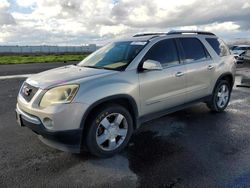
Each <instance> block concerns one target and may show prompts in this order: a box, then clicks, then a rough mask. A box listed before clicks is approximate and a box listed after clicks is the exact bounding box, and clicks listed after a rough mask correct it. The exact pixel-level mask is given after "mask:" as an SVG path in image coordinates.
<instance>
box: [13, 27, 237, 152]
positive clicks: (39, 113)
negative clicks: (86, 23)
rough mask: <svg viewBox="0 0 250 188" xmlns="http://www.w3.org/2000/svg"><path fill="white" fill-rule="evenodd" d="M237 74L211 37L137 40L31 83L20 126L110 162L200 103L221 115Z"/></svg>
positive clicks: (24, 89) (23, 95) (187, 34)
mask: <svg viewBox="0 0 250 188" xmlns="http://www.w3.org/2000/svg"><path fill="white" fill-rule="evenodd" d="M234 75H235V59H234V56H233V55H231V54H230V51H229V49H228V47H227V46H226V45H225V44H224V42H223V41H222V40H221V39H219V38H218V37H217V36H216V35H214V34H213V33H210V32H202V31H172V32H168V33H144V34H137V35H135V36H133V37H131V38H128V39H124V40H119V41H115V42H113V43H110V44H108V45H107V46H104V47H103V48H101V49H99V50H98V51H96V52H94V53H93V54H91V55H89V56H88V57H87V58H86V59H84V60H83V61H82V62H80V63H79V64H77V65H71V66H65V67H60V68H56V69H52V70H49V71H45V72H42V73H39V74H35V75H33V76H31V77H29V78H28V79H27V80H26V81H25V82H24V83H23V85H22V86H21V89H20V92H19V94H18V98H17V105H16V114H17V121H18V123H19V125H21V126H25V127H28V128H30V129H31V130H32V131H34V132H35V133H37V134H38V135H39V138H40V139H41V140H42V141H43V142H44V143H46V144H47V145H50V146H52V147H55V148H57V149H60V150H63V151H70V152H75V153H78V152H81V151H82V150H86V149H87V150H88V151H90V152H91V153H92V154H94V155H96V156H100V157H109V156H112V155H114V154H116V153H118V152H120V151H121V150H122V149H123V148H124V147H125V146H126V145H127V143H128V142H129V139H130V137H131V135H132V133H133V131H134V130H135V129H137V128H138V127H139V126H140V125H141V124H142V123H143V122H146V121H149V120H151V119H153V118H157V117H160V116H163V115H165V114H168V113H171V112H174V111H177V110H180V109H183V108H186V107H188V106H190V105H192V104H194V103H197V102H205V103H206V104H207V106H208V107H209V108H210V109H211V110H212V111H215V112H221V111H223V110H224V109H225V108H226V107H227V105H228V103H229V100H230V94H231V91H232V87H233V85H234Z"/></svg>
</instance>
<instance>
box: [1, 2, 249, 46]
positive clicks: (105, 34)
mask: <svg viewBox="0 0 250 188" xmlns="http://www.w3.org/2000/svg"><path fill="white" fill-rule="evenodd" d="M16 3H17V4H18V5H19V6H20V7H25V8H27V7H28V8H31V10H32V12H31V13H21V12H15V11H14V12H11V13H10V11H9V10H8V8H9V6H10V4H9V2H8V1H7V0H0V29H1V32H3V31H4V32H5V34H2V35H0V38H1V42H2V43H9V44H13V43H21V44H39V43H49V44H68V43H72V44H82V43H85V42H92V41H101V40H102V39H103V40H107V39H111V38H115V37H117V36H126V35H132V34H133V33H137V32H146V31H168V30H171V29H172V28H174V29H179V28H180V29H194V30H197V29H204V30H208V31H214V32H216V33H222V34H223V33H227V34H229V33H233V34H235V33H237V34H239V35H240V33H243V34H244V33H247V32H243V30H244V31H246V30H250V23H249V17H250V6H249V0H238V1H237V8H235V6H236V4H235V1H233V0H220V1H211V0H189V1H186V0H175V1H172V0H136V1H135V0H119V1H117V3H113V0H105V1H103V0H16ZM6 25H8V27H6ZM3 26H5V28H4V29H3V28H1V27H3ZM7 36H8V37H7Z"/></svg>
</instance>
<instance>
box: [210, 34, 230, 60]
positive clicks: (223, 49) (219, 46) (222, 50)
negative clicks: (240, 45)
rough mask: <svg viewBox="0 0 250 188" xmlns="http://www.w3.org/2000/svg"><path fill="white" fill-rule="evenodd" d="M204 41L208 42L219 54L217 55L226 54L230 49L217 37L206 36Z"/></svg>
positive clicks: (228, 53)
mask: <svg viewBox="0 0 250 188" xmlns="http://www.w3.org/2000/svg"><path fill="white" fill-rule="evenodd" d="M206 41H207V42H208V43H209V44H210V46H211V47H212V48H213V49H214V51H215V52H216V53H217V54H218V55H219V56H221V57H222V56H227V55H230V51H229V49H228V47H227V46H226V44H225V43H224V42H223V41H222V40H220V39H218V38H206Z"/></svg>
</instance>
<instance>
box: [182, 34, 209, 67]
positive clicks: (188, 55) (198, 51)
mask: <svg viewBox="0 0 250 188" xmlns="http://www.w3.org/2000/svg"><path fill="white" fill-rule="evenodd" d="M179 41H180V44H181V46H182V49H183V52H184V57H185V62H186V63H189V62H194V61H202V60H206V59H207V58H208V53H207V52H206V50H205V47H204V46H203V44H202V43H201V42H200V40H199V39H197V38H179Z"/></svg>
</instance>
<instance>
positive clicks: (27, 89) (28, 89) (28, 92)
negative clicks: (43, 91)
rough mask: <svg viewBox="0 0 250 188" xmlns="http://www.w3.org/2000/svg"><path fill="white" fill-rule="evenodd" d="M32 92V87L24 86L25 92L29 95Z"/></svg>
mask: <svg viewBox="0 0 250 188" xmlns="http://www.w3.org/2000/svg"><path fill="white" fill-rule="evenodd" d="M31 92H32V89H30V88H28V86H24V87H23V94H24V95H26V96H29V95H30V94H31Z"/></svg>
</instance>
